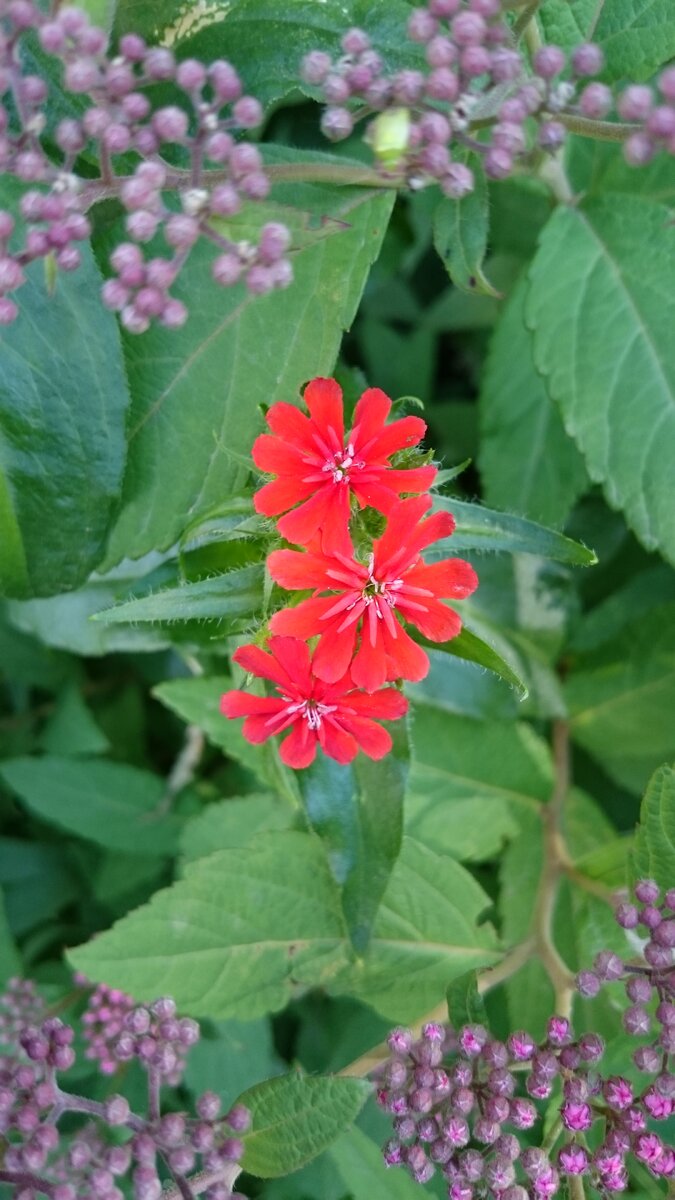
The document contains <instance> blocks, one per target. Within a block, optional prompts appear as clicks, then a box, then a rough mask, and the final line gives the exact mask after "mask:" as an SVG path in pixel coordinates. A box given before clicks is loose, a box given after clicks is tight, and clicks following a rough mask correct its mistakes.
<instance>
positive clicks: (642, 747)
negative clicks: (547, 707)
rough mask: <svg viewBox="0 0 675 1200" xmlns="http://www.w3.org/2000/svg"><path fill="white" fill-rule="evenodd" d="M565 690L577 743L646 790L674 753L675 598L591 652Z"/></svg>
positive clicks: (615, 774) (616, 775) (618, 776)
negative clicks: (648, 782) (672, 601)
mask: <svg viewBox="0 0 675 1200" xmlns="http://www.w3.org/2000/svg"><path fill="white" fill-rule="evenodd" d="M565 692H566V697H567V702H568V706H569V711H570V715H571V730H572V736H573V738H574V740H575V742H576V743H577V744H578V745H580V746H583V747H584V749H585V750H588V751H589V753H590V754H592V755H593V756H594V757H595V758H597V759H598V761H599V762H600V763H601V764H602V767H603V769H604V770H605V771H606V772H607V773H608V774H609V775H610V776H611V777H612V779H614V780H616V781H617V782H618V783H620V784H622V785H623V786H624V787H627V788H629V789H630V790H631V791H635V792H641V791H642V790H643V788H644V787H645V786H646V783H647V780H648V779H649V776H650V775H651V773H652V772H653V771H654V770H655V768H656V767H657V766H658V764H659V763H661V762H663V761H664V759H665V760H668V759H672V758H673V757H675V725H674V724H673V718H672V714H673V710H674V709H675V604H672V603H671V604H664V605H661V606H660V607H658V608H655V609H653V610H652V611H651V612H650V613H648V614H647V615H645V616H643V617H642V618H640V619H639V620H637V621H634V622H632V623H631V624H629V625H626V626H625V627H624V628H623V630H622V631H621V633H620V634H619V635H618V637H616V638H614V639H612V640H611V641H609V642H605V643H603V644H602V645H601V646H600V647H599V648H598V649H597V650H596V651H593V652H591V653H590V654H588V655H586V656H585V657H584V658H583V659H582V660H581V662H580V663H579V666H578V667H577V669H576V670H574V671H573V672H572V673H571V674H570V676H569V678H568V680H567V684H566V688H565Z"/></svg>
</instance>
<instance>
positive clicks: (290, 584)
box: [267, 550, 337, 592]
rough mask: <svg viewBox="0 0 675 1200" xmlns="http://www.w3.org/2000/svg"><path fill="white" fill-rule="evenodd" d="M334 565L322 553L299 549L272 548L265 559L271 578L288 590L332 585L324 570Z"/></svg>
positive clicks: (324, 587)
mask: <svg viewBox="0 0 675 1200" xmlns="http://www.w3.org/2000/svg"><path fill="white" fill-rule="evenodd" d="M335 565H337V564H334V563H333V562H332V560H331V559H329V558H326V557H325V556H324V555H317V554H302V553H301V552H300V551H299V550H273V551H272V553H271V554H270V555H269V557H268V559H267V569H268V571H269V573H270V575H271V576H272V579H273V580H274V581H275V583H278V584H279V585H280V586H281V587H282V588H286V591H288V592H295V591H303V590H304V589H305V588H322V589H323V590H325V589H326V588H329V587H333V586H334V585H333V584H331V582H330V580H329V579H327V577H326V571H327V570H329V569H330V567H331V566H335Z"/></svg>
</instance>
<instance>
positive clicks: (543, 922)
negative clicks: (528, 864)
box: [532, 721, 574, 1017]
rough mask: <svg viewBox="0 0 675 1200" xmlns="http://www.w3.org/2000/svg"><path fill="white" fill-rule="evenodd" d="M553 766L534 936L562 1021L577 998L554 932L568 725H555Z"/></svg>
mask: <svg viewBox="0 0 675 1200" xmlns="http://www.w3.org/2000/svg"><path fill="white" fill-rule="evenodd" d="M553 762H554V768H555V782H554V786H553V792H552V794H551V799H550V800H549V802H548V804H547V805H546V807H545V808H544V810H543V812H542V820H543V822H544V866H543V869H542V873H541V879H540V881H539V892H538V894H537V899H536V901H535V913H534V925H533V930H532V934H533V937H534V942H535V947H536V952H537V954H538V955H539V957H540V959H541V961H542V963H543V964H544V967H545V969H546V973H547V975H548V977H549V979H550V980H551V983H552V984H553V987H554V990H555V1001H556V1012H557V1013H558V1014H559V1015H560V1016H562V1017H569V1014H570V1010H571V1008H572V997H573V995H574V975H573V974H572V972H571V971H570V969H569V967H568V966H567V965H566V963H565V962H563V959H562V958H561V956H560V954H559V953H558V950H557V949H556V946H555V944H554V941H553V928H552V927H553V917H554V913H555V903H556V899H557V896H558V887H559V884H560V878H561V875H562V874H563V866H562V860H563V857H565V856H566V850H565V848H564V843H563V841H562V837H561V833H560V825H561V820H562V813H563V807H564V803H565V800H566V798H567V794H568V792H569V788H570V746H569V726H568V724H567V722H566V721H554V722H553Z"/></svg>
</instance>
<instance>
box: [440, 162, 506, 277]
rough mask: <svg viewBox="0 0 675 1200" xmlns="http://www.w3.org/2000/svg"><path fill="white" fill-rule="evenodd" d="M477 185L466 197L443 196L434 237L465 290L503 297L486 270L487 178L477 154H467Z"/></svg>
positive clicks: (446, 266) (488, 214) (453, 275)
mask: <svg viewBox="0 0 675 1200" xmlns="http://www.w3.org/2000/svg"><path fill="white" fill-rule="evenodd" d="M467 165H468V166H469V167H470V169H471V171H472V172H473V176H474V182H475V186H474V188H473V191H471V192H469V194H468V196H465V197H464V198H463V199H462V200H450V199H448V198H447V197H443V199H442V200H440V201H439V203H438V205H437V207H436V211H435V212H434V222H433V239H434V246H435V247H436V250H437V252H438V254H439V255H440V259H441V262H442V263H443V265H444V267H445V269H446V270H447V272H448V275H449V276H450V278H451V280H452V282H453V283H454V284H455V285H456V286H457V287H458V288H461V290H462V291H463V292H470V293H472V294H476V293H478V294H479V295H483V296H493V297H495V298H496V299H499V298H500V293H499V292H498V291H497V290H496V288H494V287H493V286H492V284H491V283H490V280H489V279H487V278H486V276H485V274H484V272H483V261H484V259H485V254H486V251H487V241H488V232H489V228H490V211H489V207H488V194H487V181H486V178H485V172H484V171H483V167H482V164H481V161H480V159H479V158H478V157H477V155H469V156H468V157H467Z"/></svg>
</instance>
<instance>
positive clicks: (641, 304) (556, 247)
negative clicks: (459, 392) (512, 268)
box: [526, 196, 675, 562]
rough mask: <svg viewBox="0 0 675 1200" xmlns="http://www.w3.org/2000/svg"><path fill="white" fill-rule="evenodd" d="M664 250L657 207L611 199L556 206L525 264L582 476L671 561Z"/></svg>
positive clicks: (543, 353) (671, 380)
mask: <svg viewBox="0 0 675 1200" xmlns="http://www.w3.org/2000/svg"><path fill="white" fill-rule="evenodd" d="M674 256H675V226H673V224H672V221H671V220H670V217H669V211H668V209H667V208H666V207H665V206H662V205H659V204H656V203H654V202H652V201H649V200H646V199H644V198H643V197H638V196H612V197H607V198H605V199H598V200H593V201H591V202H589V203H588V205H587V206H585V207H583V206H580V207H576V208H568V207H560V208H559V209H558V210H557V211H556V212H555V213H554V215H553V217H552V218H551V220H550V221H549V223H548V225H547V226H546V228H545V230H544V232H543V234H542V237H541V242H540V246H539V250H538V252H537V255H536V256H535V259H534V262H533V263H532V266H531V268H530V280H531V287H530V292H529V297H528V301H527V308H526V319H527V321H528V324H529V325H530V327H531V329H532V330H533V332H534V359H535V364H536V367H537V369H538V370H539V371H541V372H542V374H543V375H544V376H545V377H546V380H547V388H548V390H549V393H550V395H551V396H552V397H553V399H554V400H555V401H556V402H557V403H558V404H559V405H560V408H561V410H562V414H563V420H564V422H565V427H566V429H567V431H568V433H569V434H571V435H572V437H574V439H575V441H576V442H577V444H578V446H579V448H580V449H581V451H582V453H583V455H584V458H585V459H586V466H587V468H588V471H589V474H590V476H591V478H592V479H593V480H594V481H596V482H601V483H602V484H603V486H604V490H605V495H606V497H607V500H608V502H609V504H610V505H611V506H612V507H613V508H622V509H623V511H624V513H625V516H626V519H627V521H628V524H629V525H630V526H631V528H632V529H633V531H634V532H635V534H636V535H637V537H638V538H639V539H640V541H641V542H642V543H643V544H644V545H645V546H646V547H647V548H648V549H650V550H651V549H659V550H660V551H661V553H662V554H663V555H664V557H665V558H667V559H669V561H671V562H675V506H674V505H673V503H672V464H673V458H674V457H675V358H674V357H673V354H672V331H673V321H674V320H675V298H674V296H673V290H672V277H671V266H670V264H671V262H672V260H673V257H674ZM608 314H611V319H608Z"/></svg>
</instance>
